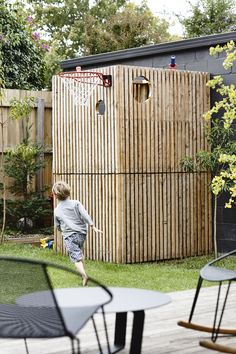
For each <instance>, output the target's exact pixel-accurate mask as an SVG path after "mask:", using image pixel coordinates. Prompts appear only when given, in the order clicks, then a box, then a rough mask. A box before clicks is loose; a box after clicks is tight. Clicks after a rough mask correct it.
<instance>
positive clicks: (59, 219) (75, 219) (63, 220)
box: [54, 199, 93, 238]
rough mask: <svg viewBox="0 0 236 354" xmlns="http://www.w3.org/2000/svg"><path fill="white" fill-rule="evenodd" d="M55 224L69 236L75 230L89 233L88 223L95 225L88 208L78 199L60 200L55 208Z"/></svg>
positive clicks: (65, 235)
mask: <svg viewBox="0 0 236 354" xmlns="http://www.w3.org/2000/svg"><path fill="white" fill-rule="evenodd" d="M54 221H55V226H56V227H57V228H58V230H60V231H61V232H62V234H63V236H64V238H67V237H68V236H70V235H72V234H73V233H75V232H79V233H82V234H86V233H87V224H88V225H93V220H92V219H91V217H90V215H89V214H88V212H87V210H86V209H85V208H84V206H83V205H82V204H81V203H80V202H79V201H78V200H71V199H66V200H60V201H59V203H58V206H57V207H56V208H55V209H54Z"/></svg>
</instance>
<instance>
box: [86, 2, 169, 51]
mask: <svg viewBox="0 0 236 354" xmlns="http://www.w3.org/2000/svg"><path fill="white" fill-rule="evenodd" d="M97 6H98V5H97ZM97 6H96V7H97ZM93 10H94V9H93ZM168 26H169V24H168V23H167V21H165V20H161V19H159V18H157V17H155V16H154V15H153V14H152V12H151V10H150V9H149V8H148V7H147V5H146V3H142V4H141V5H140V6H136V5H135V4H133V3H128V4H126V5H124V6H123V7H122V8H121V9H119V11H116V12H115V13H113V14H111V15H110V16H109V17H108V18H106V20H105V21H103V22H102V21H101V18H99V17H98V16H95V12H94V11H93V12H92V13H91V14H89V15H87V16H86V18H85V23H84V32H83V35H82V37H81V41H82V45H83V52H84V54H88V55H89V54H97V53H104V52H109V51H115V50H120V49H126V48H135V47H140V46H143V45H148V44H154V43H160V42H164V41H168V40H170V38H171V36H170V34H169V33H168Z"/></svg>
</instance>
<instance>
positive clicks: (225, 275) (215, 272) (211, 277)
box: [178, 250, 236, 353]
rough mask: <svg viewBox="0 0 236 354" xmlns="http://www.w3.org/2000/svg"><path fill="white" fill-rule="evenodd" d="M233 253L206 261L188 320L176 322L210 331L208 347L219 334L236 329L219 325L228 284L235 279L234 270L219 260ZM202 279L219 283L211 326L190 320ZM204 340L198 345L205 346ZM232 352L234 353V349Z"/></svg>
mask: <svg viewBox="0 0 236 354" xmlns="http://www.w3.org/2000/svg"><path fill="white" fill-rule="evenodd" d="M235 253H236V250H233V251H231V252H229V253H226V254H224V255H222V256H220V257H218V258H216V259H214V260H213V261H211V262H209V263H207V264H206V265H205V266H204V267H203V268H202V269H201V270H200V274H199V278H198V283H197V288H196V292H195V296H194V299H193V303H192V308H191V311H190V315H189V319H188V321H179V322H178V325H179V326H182V327H185V328H189V329H193V330H197V331H202V332H208V333H211V342H209V343H210V345H209V349H213V348H212V347H215V346H216V345H213V343H214V342H215V341H216V340H217V337H218V335H219V334H224V335H236V329H233V328H232V329H231V328H222V327H221V323H222V319H223V314H224V311H225V308H226V303H227V299H228V295H229V291H230V286H231V284H232V282H233V281H236V270H233V269H227V268H225V267H222V265H221V261H223V260H224V259H225V258H229V257H231V256H234V255H235ZM234 260H235V264H236V257H235V256H234ZM223 262H224V261H223ZM217 264H218V265H221V266H218V265H217ZM203 280H205V281H208V282H217V283H218V284H219V286H218V293H217V297H216V304H215V313H214V316H213V325H212V327H208V326H203V325H200V324H197V323H193V322H192V318H193V315H194V311H195V308H196V305H197V300H198V297H199V293H200V290H201V287H202V283H203ZM224 282H226V283H227V287H226V291H225V294H224V299H222V292H221V290H222V289H221V287H222V284H223V283H224ZM220 303H221V306H220ZM206 342H207V341H201V342H200V345H202V346H205V347H207V343H206ZM210 347H211V348H210ZM234 353H236V351H235V352H234Z"/></svg>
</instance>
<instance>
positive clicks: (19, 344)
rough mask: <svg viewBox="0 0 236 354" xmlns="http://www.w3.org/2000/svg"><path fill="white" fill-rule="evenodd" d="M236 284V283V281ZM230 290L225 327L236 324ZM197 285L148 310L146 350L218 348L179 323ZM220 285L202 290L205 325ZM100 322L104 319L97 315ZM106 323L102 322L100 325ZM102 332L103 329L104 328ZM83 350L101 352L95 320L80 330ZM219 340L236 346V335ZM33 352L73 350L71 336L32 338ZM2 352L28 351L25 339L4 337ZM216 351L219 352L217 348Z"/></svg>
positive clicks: (200, 314)
mask: <svg viewBox="0 0 236 354" xmlns="http://www.w3.org/2000/svg"><path fill="white" fill-rule="evenodd" d="M235 285H236V284H235ZM235 285H233V286H232V288H231V291H230V295H229V299H228V302H227V309H226V311H225V315H224V319H223V325H224V327H233V328H235V327H236V318H235V309H236V296H235V291H236V286H235ZM194 292H195V289H192V290H186V291H179V292H173V293H170V296H171V298H172V302H171V303H170V304H168V305H166V306H163V307H160V308H158V309H154V310H148V311H146V313H145V325H144V335H143V346H142V354H204V353H209V354H210V353H214V351H211V350H208V349H205V348H202V347H200V346H199V340H201V339H208V338H209V337H210V336H209V334H206V333H203V332H197V331H193V330H189V329H185V328H183V327H179V326H178V325H177V321H178V320H187V318H188V314H189V311H190V307H191V304H192V299H193V296H194ZM216 294H217V287H215V286H213V287H207V288H203V289H202V290H201V293H200V298H199V303H198V307H197V308H196V315H195V317H194V318H195V321H194V322H197V323H201V324H203V325H212V320H213V313H214V301H215V299H216ZM96 319H97V323H98V324H99V322H100V321H101V317H100V315H97V318H96ZM107 322H108V328H109V335H110V337H112V335H113V331H114V315H113V314H109V315H108V316H107ZM131 324H132V314H129V315H128V328H127V339H126V348H125V350H122V351H121V352H120V353H121V354H128V352H129V350H128V348H129V340H130V331H131ZM100 327H102V326H100ZM101 334H103V332H102V331H101ZM79 337H80V340H81V351H82V353H84V354H97V353H98V350H97V347H96V339H95V336H94V333H93V328H92V325H91V324H87V325H86V326H85V327H84V329H83V330H82V331H81V332H80V336H79ZM218 342H220V343H224V344H226V343H228V344H231V345H234V346H235V347H236V338H235V337H230V338H229V337H228V338H225V337H223V338H219V339H218ZM28 345H29V352H30V354H31V353H32V354H69V353H70V344H69V340H68V339H64V338H62V339H61V338H59V339H50V340H38V339H37V340H29V341H28ZM0 353H1V354H23V353H25V348H24V342H23V340H5V339H4V340H3V339H2V340H0ZM215 353H216V352H215Z"/></svg>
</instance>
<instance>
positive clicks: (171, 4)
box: [132, 0, 197, 35]
mask: <svg viewBox="0 0 236 354" xmlns="http://www.w3.org/2000/svg"><path fill="white" fill-rule="evenodd" d="M190 1H191V4H196V2H197V0H190ZM132 2H134V3H135V4H137V5H140V3H141V0H132ZM147 4H148V7H149V8H150V9H151V10H152V12H153V13H154V14H155V15H157V16H159V17H161V18H165V19H166V20H168V22H170V23H171V26H170V28H169V30H170V33H171V34H178V35H183V28H182V26H181V24H180V23H179V22H178V20H177V18H176V17H175V16H174V14H175V13H177V14H180V15H183V16H187V15H188V13H189V9H190V8H189V5H188V2H187V1H186V0H169V1H168V0H147Z"/></svg>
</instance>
